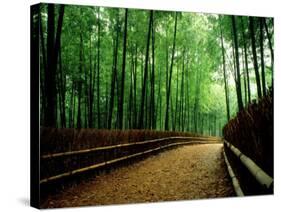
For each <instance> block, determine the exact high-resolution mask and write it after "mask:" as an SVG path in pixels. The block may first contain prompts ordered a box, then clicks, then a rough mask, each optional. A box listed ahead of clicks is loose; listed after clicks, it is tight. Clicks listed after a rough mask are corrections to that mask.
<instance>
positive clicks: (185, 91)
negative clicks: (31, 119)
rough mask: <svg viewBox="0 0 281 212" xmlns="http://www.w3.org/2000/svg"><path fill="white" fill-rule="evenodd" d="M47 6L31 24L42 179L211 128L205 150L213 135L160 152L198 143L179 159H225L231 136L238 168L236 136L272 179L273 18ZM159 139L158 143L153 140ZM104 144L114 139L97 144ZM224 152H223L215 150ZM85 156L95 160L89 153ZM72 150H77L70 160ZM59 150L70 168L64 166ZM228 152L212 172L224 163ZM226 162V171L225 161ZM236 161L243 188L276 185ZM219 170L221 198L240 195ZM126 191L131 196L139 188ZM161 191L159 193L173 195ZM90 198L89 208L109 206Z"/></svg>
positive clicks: (41, 7) (239, 145)
mask: <svg viewBox="0 0 281 212" xmlns="http://www.w3.org/2000/svg"><path fill="white" fill-rule="evenodd" d="M37 9H38V13H36V15H35V16H34V17H33V23H34V25H33V28H32V30H33V32H35V33H33V36H34V37H33V39H35V40H36V39H38V49H39V50H38V51H39V54H38V60H39V70H40V71H39V72H40V74H39V75H40V77H39V79H40V83H39V85H40V87H39V89H40V91H39V92H40V97H39V99H40V103H39V104H40V129H41V131H40V140H41V141H40V142H41V144H40V145H41V147H40V148H41V150H40V151H41V152H40V154H41V162H40V163H41V166H42V167H49V168H44V169H42V170H40V173H41V181H40V184H41V185H45V184H46V185H47V184H48V183H49V182H50V181H55V180H56V179H61V178H63V177H66V176H70V175H71V176H72V175H74V173H82V171H83V173H84V171H89V170H93V169H96V167H101V166H105V164H107V162H105V163H104V164H102V163H101V162H104V161H109V162H108V164H113V163H115V162H116V161H121V160H122V161H123V159H124V158H125V157H127V158H133V157H139V156H140V155H141V154H147V153H148V152H151V151H154V150H155V151H156V150H157V147H159V146H157V145H160V146H161V145H165V148H166V147H167V146H171V145H178V144H179V142H181V141H182V140H186V139H190V136H193V137H198V138H197V140H200V142H201V143H202V142H203V141H202V139H203V138H202V137H204V139H205V140H204V139H203V140H204V142H205V141H208V142H211V144H207V145H210V146H209V147H208V148H207V149H202V150H199V149H196V150H194V151H193V150H192V151H191V149H192V148H201V146H200V145H204V144H198V146H197V147H195V146H196V145H195V146H194V147H193V146H185V147H180V148H177V149H175V150H170V151H171V152H170V153H169V154H170V155H168V153H166V152H165V153H161V154H167V157H166V158H169V157H171V159H169V162H167V164H170V167H173V166H174V164H171V163H173V162H172V161H173V160H174V159H175V158H172V156H171V155H172V151H190V152H189V153H175V155H177V157H179V158H180V157H181V155H182V157H187V155H190V157H191V155H192V154H195V153H196V152H198V155H201V156H202V155H204V154H206V160H208V161H216V160H217V159H215V158H220V157H223V156H222V155H223V154H221V153H222V152H221V151H222V149H221V147H222V145H221V144H222V143H223V141H224V140H223V139H226V140H227V141H225V144H224V148H225V149H226V150H225V152H226V153H227V154H226V155H228V156H229V157H230V159H229V161H230V163H231V164H232V165H233V164H234V166H237V167H239V166H238V165H237V161H235V159H234V156H235V155H234V154H233V153H231V150H230V149H227V146H230V144H229V143H231V145H234V146H235V147H237V148H239V150H240V151H241V152H242V153H244V154H246V155H247V156H248V157H249V158H252V159H253V161H254V162H255V163H257V164H258V166H259V167H261V168H262V169H263V170H264V171H265V172H266V173H268V174H269V175H270V176H271V177H272V176H273V82H274V77H273V76H274V74H273V73H274V21H273V18H270V17H255V16H236V15H222V14H204V13H194V12H181V11H160V10H143V9H128V8H113V7H112V8H111V7H97V6H78V5H59V4H58V5H57V4H40V5H39V6H38V8H37ZM37 70H38V69H37ZM171 136H172V137H171ZM175 136H181V137H175ZM167 137H169V140H167ZM149 139H156V140H151V141H149V142H150V145H149V146H147V144H148V143H147V140H149ZM157 139H158V140H157ZM161 139H162V143H161V142H160V140H161ZM165 139H166V140H167V141H166V140H165ZM206 139H207V140H206ZM173 140H177V142H176V143H175V141H173ZM195 140H196V139H195ZM130 142H131V143H132V144H129V145H127V146H126V145H125V144H126V143H130ZM134 142H140V143H139V145H137V146H136V143H134ZM173 142H174V143H173ZM183 142H186V141H183ZM200 142H199V143H200ZM214 142H221V144H219V145H221V146H218V144H216V145H215V144H213V143H214ZM227 142H229V143H227ZM197 143H198V142H197ZM117 144H119V145H121V146H114V145H117ZM110 145H113V146H110ZM122 145H124V147H123V146H122ZM104 146H109V147H106V148H107V149H103V150H101V149H99V148H100V147H104ZM133 146H134V147H133ZM92 148H97V149H94V150H93V149H92ZM114 148H117V149H116V150H114V151H113V149H114ZM152 148H154V149H153V150H150V149H152ZM159 148H161V147H159ZM159 148H158V149H159ZM184 148H186V150H184ZM202 148H203V147H202ZM85 149H88V150H87V151H88V152H87V153H86V150H85ZM84 150H85V152H83V151H84ZM72 151H74V152H72ZM80 151H81V152H80ZM100 151H104V152H105V153H104V152H102V153H98V152H100ZM106 151H108V152H106ZM110 151H113V152H110ZM157 151H158V150H157ZM208 151H210V152H208ZM216 151H217V153H218V156H216V157H214V158H209V159H207V157H212V156H211V155H212V154H217V153H216ZM65 152H68V153H67V154H64V153H65ZM90 152H93V153H92V154H90ZM53 153H55V154H58V156H56V155H52V154H53ZM84 153H85V154H87V157H86V158H85V159H81V158H82V154H84ZM129 153H130V154H133V155H130V154H129ZM242 153H241V154H242ZM59 154H61V155H59ZM76 154H79V155H80V154H81V157H78V156H75V155H76ZM95 154H97V155H95ZM98 154H104V155H103V156H99V155H98ZM128 154H129V155H130V156H128ZM196 154H197V153H196ZM231 154H232V155H231ZM42 155H43V156H42ZM70 155H74V156H73V157H71V159H69V160H68V159H67V158H68V157H69V158H70ZM54 157H59V158H61V160H63V161H64V162H63V163H62V164H64V165H63V166H62V165H60V164H57V165H55V164H56V163H57V161H55V159H52V158H54ZM159 157H160V156H159ZM194 157H195V158H196V157H197V156H194ZM90 158H92V159H90ZM116 158H117V159H116ZM51 159H52V160H54V161H51ZM57 160H59V159H57ZM75 160H81V161H80V162H81V163H80V162H79V164H78V163H76V162H75ZM124 160H125V159H124ZM147 160H148V159H147ZM151 160H152V159H151ZM166 160H168V159H166ZM198 160H199V159H198ZM222 160H223V159H219V161H222ZM69 161H72V162H69ZM82 161H83V162H82ZM93 161H95V162H96V163H94V164H97V165H96V167H94V166H93V165H92V164H93ZM219 161H217V162H214V164H213V165H212V164H211V165H208V166H207V167H206V169H208V167H209V168H210V167H216V166H217V165H220V164H221V163H220V162H219ZM202 163H203V162H202ZM147 164H148V163H147ZM162 164H166V162H163V163H162ZM199 164H200V163H199ZM203 164H204V163H203ZM227 164H228V162H227ZM54 167H55V168H54ZM85 167H86V168H85ZM132 167H133V165H132ZM192 168H193V166H192V167H191V169H192ZM73 170H74V171H73ZM136 170H138V169H136ZM156 170H158V169H157V168H156ZM180 170H182V169H180ZM202 170H203V168H202ZM216 170H227V169H226V168H225V167H224V164H223V168H222V169H221V168H218V169H216ZM237 170H238V172H239V173H242V174H241V175H240V176H242V177H241V179H240V178H239V177H238V179H240V180H241V181H242V183H241V186H242V190H243V191H244V192H245V194H261V193H262V194H264V193H270V192H265V190H264V189H261V190H259V191H257V190H256V189H251V188H249V187H250V185H251V186H252V188H256V187H257V186H256V185H252V184H250V183H249V182H248V181H247V180H248V179H249V177H248V175H244V172H245V170H244V169H243V170H242V169H241V170H240V169H234V172H236V171H237ZM239 170H240V171H239ZM120 171H121V170H120ZM216 172H217V171H216ZM179 173H184V172H181V171H180V172H179ZM194 173H199V172H197V171H196V172H194ZM219 173H221V176H219V177H218V176H217V179H225V183H226V184H225V185H224V188H223V189H225V188H227V189H226V191H225V193H223V192H222V193H223V195H225V196H232V195H234V192H233V190H232V188H231V189H230V187H231V186H230V187H229V186H228V183H230V181H229V179H228V177H227V175H225V173H227V171H221V172H218V174H219ZM140 175H141V174H140ZM238 175H239V174H238ZM159 176H160V175H159ZM161 176H164V175H161ZM245 176H246V177H245ZM179 177H180V176H179ZM112 178H113V177H112ZM196 178H197V177H196ZM231 178H232V177H231ZM116 179H117V177H116ZM210 179H211V178H210ZM245 179H246V180H245ZM269 179H271V178H270V177H269ZM163 180H164V179H163ZM97 182H99V181H98V179H97V181H95V183H97ZM107 182H111V181H107ZM159 182H160V180H159ZM179 182H180V181H178V182H175V183H179ZM210 182H211V181H210ZM270 182H272V181H270ZM112 183H113V182H112ZM125 184H126V183H124V186H125ZM136 184H141V183H136ZM163 184H165V183H163ZM110 185H111V184H110ZM122 185H123V184H122ZM202 185H203V184H202ZM266 185H267V184H266ZM272 185H273V184H268V187H269V188H272ZM104 186H105V187H106V185H104ZM243 186H244V188H243ZM90 187H91V186H89V188H90ZM105 187H104V188H105ZM113 187H114V185H112V186H110V189H113ZM179 187H184V186H179ZM217 188H218V187H217ZM217 188H214V189H217ZM126 189H128V190H126ZM126 189H125V188H123V191H125V190H126V191H127V192H128V193H127V194H129V186H127V187H126ZM157 189H160V188H157ZM202 189H203V188H202ZM78 190H80V187H79V189H78ZM150 190H151V191H152V190H153V189H152V188H150ZM210 190H211V189H210ZM104 191H105V190H104ZM194 191H197V190H196V189H194ZM101 192H102V191H101ZM178 192H179V193H180V191H178ZM190 192H191V191H190ZM66 193H67V192H66ZM70 193H71V192H70ZM179 193H177V195H179ZM183 193H184V195H186V192H183ZM217 193H220V192H217ZM217 193H216V194H217ZM222 193H221V194H222ZM99 194H101V193H98V192H97V195H99ZM238 194H239V192H238ZM77 195H82V194H77ZM153 195H154V194H153ZM153 195H152V196H153ZM165 195H166V193H165ZM94 196H95V195H93V198H98V197H97V196H95V197H94ZM121 196H122V195H119V196H117V197H115V199H116V202H113V200H114V198H112V199H109V200H108V202H106V203H122V202H126V201H123V200H120V201H118V198H121ZM131 196H134V195H133V194H131ZM195 196H196V195H195ZM210 197H215V196H212V195H211V194H210ZM48 198H50V197H47V200H46V201H45V203H44V204H43V203H42V204H43V207H62V206H73V205H83V204H84V203H82V202H83V201H82V199H83V198H82V197H81V199H80V200H81V202H79V203H77V202H75V201H76V200H71V198H70V199H69V201H68V203H69V205H68V204H65V205H63V204H62V203H63V201H62V202H59V203H56V204H55V203H54V202H56V198H58V197H54V199H53V200H50V199H48ZM63 198H65V196H63V197H62V199H63ZM79 198H80V197H79ZM106 198H109V197H106ZM106 198H105V199H106ZM155 198H156V196H155V195H154V196H153V197H151V201H157V200H159V199H160V200H163V199H164V200H165V199H169V198H170V197H166V196H165V197H159V199H155ZM180 198H184V199H188V198H189V197H186V196H182V197H179V199H180ZM199 198H201V196H200V197H199ZM58 199H59V198H58ZM105 199H102V201H105ZM170 199H173V198H170ZM176 199H177V198H176ZM138 200H141V198H139V199H138ZM73 201H74V202H75V203H74V202H73ZM87 201H88V200H87ZM87 201H86V203H85V205H86V204H96V203H97V204H98V203H101V204H103V202H98V200H95V201H96V202H95V201H94V200H92V201H91V202H90V203H89V202H87ZM128 201H129V200H128ZM131 201H132V202H134V201H135V200H131ZM149 201H150V200H149ZM53 203H54V204H55V205H52V204H53ZM106 203H105V204H106Z"/></svg>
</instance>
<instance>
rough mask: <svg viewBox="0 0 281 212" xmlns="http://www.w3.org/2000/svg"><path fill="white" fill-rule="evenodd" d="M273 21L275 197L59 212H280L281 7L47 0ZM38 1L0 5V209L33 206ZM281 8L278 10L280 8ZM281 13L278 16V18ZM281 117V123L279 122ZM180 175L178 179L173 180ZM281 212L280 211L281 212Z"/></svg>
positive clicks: (221, 1)
mask: <svg viewBox="0 0 281 212" xmlns="http://www.w3.org/2000/svg"><path fill="white" fill-rule="evenodd" d="M44 2H56V3H74V4H87V5H101V6H117V7H133V8H152V9H164V10H180V11H195V12H210V13H224V14H239V15H257V16H258V15H260V16H274V17H275V20H274V22H275V32H274V34H275V35H274V37H275V45H274V47H275V72H276V73H275V87H274V89H275V99H274V101H275V111H274V112H275V114H274V116H275V148H274V150H275V176H274V179H275V186H274V188H275V195H274V196H265V197H246V198H226V199H216V200H196V201H180V202H170V203H153V204H137V205H134V204H133V205H122V206H106V207H84V208H79V209H78V208H74V209H73V208H71V209H61V210H60V211H90V210H91V211H92V210H93V209H94V210H95V211H105V212H107V211H111V210H117V211H124V212H126V211H130V212H131V211H146V210H147V211H155V210H156V211H163V210H164V211H178V210H179V211H182V210H188V211H229V212H230V211H266V210H270V211H277V210H278V209H277V207H278V205H279V207H280V201H281V198H280V179H281V178H280V168H278V167H280V156H279V151H280V150H281V149H280V144H279V143H280V142H281V141H280V132H278V131H280V130H279V129H278V128H279V127H280V126H279V123H280V121H279V120H280V112H279V110H280V108H279V107H280V99H279V98H280V94H279V92H280V59H279V56H280V36H281V34H280V30H281V29H280V21H281V20H280V18H281V13H280V8H281V7H280V5H278V0H263V1H261V0H123V1H122V0H100V1H98V0H83V1H82V0H64V1H58V0H56V1H55V0H54V1H48V0H47V1H44ZM33 3H38V1H34V0H32V1H28V0H21V1H20V0H19V1H16V0H3V1H1V6H0V53H1V55H0V211H34V210H35V209H34V208H31V207H29V186H30V184H29V177H30V176H29V171H30V165H29V154H30V151H29V148H30V141H29V138H30V137H29V130H30V127H29V125H30V119H29V117H30V109H29V106H30V104H29V101H30V95H29V88H30V87H29V84H30V80H29V72H30V70H29V67H30V65H29V54H30V50H29V47H30V43H29V27H30V26H29V6H30V5H31V4H33ZM278 9H279V10H278ZM278 12H279V14H278ZM278 119H279V120H278ZM175 177H176V176H175ZM279 210H280V209H279Z"/></svg>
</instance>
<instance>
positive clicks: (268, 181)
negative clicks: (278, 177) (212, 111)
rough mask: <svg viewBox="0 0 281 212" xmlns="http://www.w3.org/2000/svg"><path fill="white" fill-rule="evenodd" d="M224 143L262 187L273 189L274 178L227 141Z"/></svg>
mask: <svg viewBox="0 0 281 212" xmlns="http://www.w3.org/2000/svg"><path fill="white" fill-rule="evenodd" d="M224 142H225V144H226V146H227V147H228V148H229V149H230V150H231V151H232V152H233V153H234V154H235V155H236V156H237V157H238V158H239V159H240V161H241V162H242V164H243V165H244V166H245V167H246V168H247V169H248V170H249V172H250V173H251V174H252V175H253V176H254V177H255V179H256V180H257V181H258V182H259V183H260V184H261V185H262V186H264V187H266V188H267V189H271V188H272V187H273V178H272V177H270V176H269V175H268V174H267V173H266V172H264V171H263V170H262V169H261V168H260V167H259V166H258V165H257V164H256V163H255V162H254V161H253V160H252V159H250V158H249V157H247V156H246V155H244V154H243V153H242V152H241V151H240V150H239V149H238V148H236V147H235V146H233V145H232V144H230V143H229V142H228V141H226V140H224Z"/></svg>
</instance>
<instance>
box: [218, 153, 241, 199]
mask: <svg viewBox="0 0 281 212" xmlns="http://www.w3.org/2000/svg"><path fill="white" fill-rule="evenodd" d="M223 156H224V161H225V163H226V165H227V170H228V173H229V176H230V178H231V180H232V186H233V188H234V191H235V193H236V196H238V197H243V196H244V193H243V191H242V189H241V187H240V184H239V181H238V179H237V177H236V176H235V174H234V172H233V170H232V168H231V165H230V163H229V161H228V159H227V156H226V154H225V151H224V149H223Z"/></svg>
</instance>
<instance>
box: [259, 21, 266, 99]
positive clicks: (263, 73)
mask: <svg viewBox="0 0 281 212" xmlns="http://www.w3.org/2000/svg"><path fill="white" fill-rule="evenodd" d="M262 19H263V18H259V24H260V56H261V82H262V94H263V95H264V96H265V95H266V81H265V70H264V68H265V67H264V52H263V21H262Z"/></svg>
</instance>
